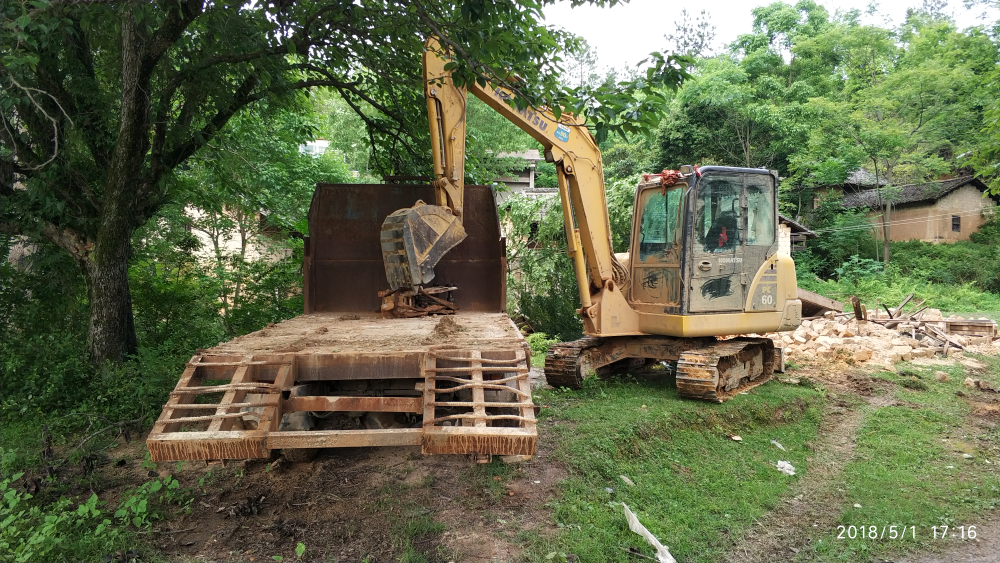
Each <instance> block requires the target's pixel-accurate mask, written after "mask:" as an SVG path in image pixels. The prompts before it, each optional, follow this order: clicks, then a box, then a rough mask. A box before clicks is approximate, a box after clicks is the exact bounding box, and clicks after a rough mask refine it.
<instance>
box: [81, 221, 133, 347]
mask: <svg viewBox="0 0 1000 563" xmlns="http://www.w3.org/2000/svg"><path fill="white" fill-rule="evenodd" d="M102 235H104V236H101V237H99V239H98V241H99V242H98V244H97V245H96V246H95V249H94V250H95V252H93V253H91V254H90V255H89V256H88V257H87V258H85V259H84V262H83V271H84V277H85V279H86V280H87V297H88V299H89V306H90V322H89V325H88V327H87V352H88V354H89V355H90V361H91V363H93V364H94V365H100V364H103V363H104V362H108V361H118V360H121V359H123V358H125V357H126V356H130V355H134V354H135V353H136V352H137V351H138V348H139V344H138V340H137V338H136V335H135V319H134V318H133V316H132V294H131V292H130V291H129V287H128V261H129V255H130V254H131V250H132V248H131V247H132V244H131V241H130V240H129V233H127V232H126V233H120V234H119V235H118V236H115V237H109V236H108V233H102ZM102 239H103V244H101V242H102ZM112 239H113V240H112Z"/></svg>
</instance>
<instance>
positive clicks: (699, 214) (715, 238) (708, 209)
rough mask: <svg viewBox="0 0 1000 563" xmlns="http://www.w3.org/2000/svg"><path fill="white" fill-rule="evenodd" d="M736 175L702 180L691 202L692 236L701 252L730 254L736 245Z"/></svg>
mask: <svg viewBox="0 0 1000 563" xmlns="http://www.w3.org/2000/svg"><path fill="white" fill-rule="evenodd" d="M742 191H743V180H742V178H740V176H738V175H728V174H727V175H713V176H711V177H706V179H705V180H703V181H702V182H701V184H700V188H699V189H698V200H697V201H696V202H695V205H696V207H695V234H696V239H697V243H698V244H700V245H702V247H703V248H704V251H705V252H731V251H732V250H733V249H735V248H736V247H738V246H739V245H740V222H741V221H740V219H741V217H740V213H741V208H740V194H741V192H742Z"/></svg>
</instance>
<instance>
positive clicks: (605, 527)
mask: <svg viewBox="0 0 1000 563" xmlns="http://www.w3.org/2000/svg"><path fill="white" fill-rule="evenodd" d="M539 399H540V400H541V402H542V403H543V404H546V405H548V407H549V408H544V409H542V411H541V413H542V414H541V420H542V425H541V426H542V428H543V429H544V430H543V434H542V436H541V439H543V440H547V441H549V442H550V443H555V444H558V446H557V449H556V452H555V456H556V457H557V458H558V459H560V460H561V461H562V462H564V463H565V464H566V465H567V466H568V467H569V468H570V469H571V476H570V477H569V478H568V479H567V480H566V481H565V482H564V483H563V484H562V487H561V495H560V498H559V499H558V500H555V501H553V502H552V503H551V507H552V509H553V514H554V517H555V520H556V523H557V525H558V526H559V528H560V533H559V534H558V535H557V537H556V538H555V539H554V541H553V542H547V545H545V546H541V545H538V544H536V543H535V542H531V544H532V545H529V546H528V549H529V551H531V552H532V555H533V556H534V558H535V559H536V560H544V558H545V555H546V554H547V553H551V552H557V553H572V554H575V555H577V556H578V557H579V560H580V561H633V560H634V559H635V558H634V556H633V555H630V554H629V553H628V551H627V550H628V549H630V548H635V549H638V550H639V552H640V553H643V554H645V555H648V556H651V555H652V554H653V551H652V549H651V548H650V547H649V546H647V545H646V544H645V542H644V541H643V540H642V539H641V538H640V537H639V536H637V535H635V534H634V533H632V532H631V531H629V529H628V526H627V524H626V522H625V517H624V514H623V511H622V507H621V503H623V502H624V503H626V504H628V506H629V507H630V508H631V509H632V510H633V511H634V512H635V513H636V514H637V515H638V517H639V519H640V521H642V522H643V524H645V525H646V527H647V528H649V530H650V531H651V532H652V533H653V534H655V535H656V536H657V537H658V538H659V539H660V541H661V542H663V543H664V544H665V545H667V546H669V548H670V550H671V552H672V553H673V554H674V556H675V557H676V558H677V559H678V560H682V561H713V560H715V559H717V558H718V557H719V556H720V555H721V553H722V550H723V549H724V548H725V546H727V545H728V543H729V541H728V538H729V536H731V535H734V534H740V533H741V532H742V531H743V530H745V529H746V528H748V527H749V526H750V525H751V524H752V523H753V522H754V519H755V518H758V517H760V516H761V515H762V514H763V513H764V512H766V511H767V510H768V509H770V508H772V507H774V506H775V504H776V503H777V502H778V500H779V498H780V497H781V495H782V493H783V492H784V491H785V490H786V489H787V487H788V486H789V485H790V484H791V483H793V482H795V480H797V479H798V478H799V477H798V476H795V477H787V476H785V475H783V474H781V473H780V472H778V470H777V469H776V468H775V466H774V465H775V463H776V462H777V461H778V460H787V461H790V462H791V463H792V465H794V466H795V467H796V468H797V470H798V471H799V472H800V474H801V472H802V471H805V470H806V469H807V466H806V457H807V455H808V454H809V449H808V444H809V442H810V441H811V440H813V439H814V438H815V436H816V432H817V427H818V422H819V418H820V417H819V410H820V406H821V404H822V401H823V397H822V395H821V393H819V392H817V391H814V390H811V389H808V388H805V387H802V386H791V385H782V384H779V383H770V384H767V385H764V386H762V387H759V388H757V389H755V390H754V391H753V392H752V393H751V394H749V395H740V396H738V397H737V398H735V399H733V400H731V401H729V402H726V403H724V404H722V405H716V404H710V403H703V402H696V401H686V400H681V399H680V398H678V396H677V390H676V388H675V387H673V386H672V385H668V384H665V383H649V382H634V381H632V382H601V381H592V382H589V383H588V385H587V387H586V388H585V389H584V390H582V391H579V392H561V391H549V392H543V393H541V394H540V397H539ZM552 423H555V424H554V425H553V424H552ZM729 434H738V435H739V436H741V437H742V439H743V440H742V442H736V441H733V440H732V439H730V438H729V437H728V436H727V435H729ZM772 439H776V440H778V441H779V442H780V443H781V444H782V445H784V446H785V448H787V450H788V451H787V452H782V451H780V450H778V449H777V448H776V447H774V446H773V445H771V443H770V442H771V440H772ZM619 475H625V476H627V477H629V478H630V479H631V480H632V481H633V482H634V483H635V486H634V487H633V486H629V485H627V484H626V483H625V482H623V481H622V479H621V478H620V477H619ZM607 489H611V492H608V491H607ZM526 539H527V538H526Z"/></svg>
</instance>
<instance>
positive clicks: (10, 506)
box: [0, 448, 192, 563]
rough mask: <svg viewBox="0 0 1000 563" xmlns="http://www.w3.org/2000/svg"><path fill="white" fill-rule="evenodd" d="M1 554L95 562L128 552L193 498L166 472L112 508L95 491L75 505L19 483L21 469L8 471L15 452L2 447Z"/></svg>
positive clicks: (22, 558) (27, 558) (23, 559)
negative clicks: (140, 534) (46, 498)
mask: <svg viewBox="0 0 1000 563" xmlns="http://www.w3.org/2000/svg"><path fill="white" fill-rule="evenodd" d="M0 455H2V457H3V460H4V461H3V471H2V473H0V559H2V560H3V561H11V562H17V563H23V562H29V561H91V560H98V559H100V558H101V557H104V556H106V555H107V554H108V553H114V552H115V551H116V550H117V551H122V552H124V551H126V550H127V549H128V548H135V547H137V546H138V545H139V544H140V542H139V540H138V539H137V537H136V535H135V532H136V531H137V530H138V531H145V530H148V529H149V527H150V525H151V523H152V521H154V520H160V519H163V518H164V517H165V515H166V510H168V506H169V505H171V504H173V505H180V506H181V507H186V506H187V505H189V504H190V502H191V500H192V498H191V497H190V496H188V495H187V494H186V492H185V491H183V490H181V489H180V488H179V484H178V482H177V480H176V479H173V478H172V477H166V478H164V479H156V480H153V481H150V482H147V483H144V484H143V485H141V486H140V487H138V488H137V489H135V490H133V491H131V492H129V493H126V494H125V495H123V496H122V498H121V501H120V503H119V505H118V508H117V509H116V510H115V511H114V512H113V513H111V512H110V511H109V510H107V509H105V508H104V505H105V503H104V502H103V501H101V500H99V499H98V496H97V495H96V494H92V495H91V496H90V497H88V498H87V500H86V501H84V502H82V503H80V504H78V505H76V506H75V507H74V502H73V501H71V500H70V499H67V498H65V497H60V498H59V499H57V500H54V501H51V502H40V499H36V498H34V497H33V496H32V495H30V494H28V493H25V492H23V491H21V490H19V489H18V488H17V486H16V485H15V482H16V481H17V480H18V479H20V478H21V476H22V475H23V474H22V473H13V474H11V473H9V472H8V468H9V467H10V466H11V465H12V464H13V455H14V454H13V453H12V452H10V451H9V450H4V449H2V448H0Z"/></svg>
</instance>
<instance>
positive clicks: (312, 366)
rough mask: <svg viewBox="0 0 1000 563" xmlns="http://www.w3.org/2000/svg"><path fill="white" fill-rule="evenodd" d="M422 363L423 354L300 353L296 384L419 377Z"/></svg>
mask: <svg viewBox="0 0 1000 563" xmlns="http://www.w3.org/2000/svg"><path fill="white" fill-rule="evenodd" d="M423 361H424V354H423V352H395V353H391V352H388V353H387V352H376V353H364V352H342V353H338V354H302V355H300V356H299V357H298V362H299V363H298V366H297V368H298V375H297V378H296V381H298V382H306V381H334V380H345V379H400V378H408V377H412V378H420V377H423V375H422V373H421V371H420V366H421V364H422V363H423Z"/></svg>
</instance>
